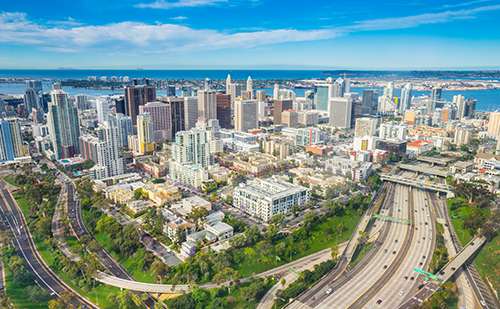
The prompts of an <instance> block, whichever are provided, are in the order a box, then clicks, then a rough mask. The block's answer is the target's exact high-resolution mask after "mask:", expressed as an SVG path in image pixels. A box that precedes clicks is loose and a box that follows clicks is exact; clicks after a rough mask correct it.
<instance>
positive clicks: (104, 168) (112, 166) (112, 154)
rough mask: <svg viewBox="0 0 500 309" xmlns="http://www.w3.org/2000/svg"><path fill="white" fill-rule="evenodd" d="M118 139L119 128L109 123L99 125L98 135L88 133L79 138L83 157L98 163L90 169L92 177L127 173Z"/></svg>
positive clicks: (106, 176)
mask: <svg viewBox="0 0 500 309" xmlns="http://www.w3.org/2000/svg"><path fill="white" fill-rule="evenodd" d="M118 140H119V136H118V128H116V127H113V126H111V125H110V124H109V123H105V124H104V125H102V126H99V128H98V129H97V137H95V136H92V135H90V134H86V135H84V136H81V137H80V138H79V143H80V149H82V157H83V158H84V159H85V160H92V161H94V162H95V163H96V165H94V167H92V168H91V169H90V170H89V174H90V179H92V180H94V179H103V178H108V177H113V176H117V175H122V174H124V173H125V171H126V162H125V159H124V158H123V157H122V156H121V154H120V151H119V149H120V145H119V141H118Z"/></svg>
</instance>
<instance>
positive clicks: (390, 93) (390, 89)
mask: <svg viewBox="0 0 500 309" xmlns="http://www.w3.org/2000/svg"><path fill="white" fill-rule="evenodd" d="M384 95H386V96H388V97H389V98H391V99H392V98H393V97H394V83H393V82H389V83H388V84H387V86H386V87H385V88H384Z"/></svg>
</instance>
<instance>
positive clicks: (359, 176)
mask: <svg viewBox="0 0 500 309" xmlns="http://www.w3.org/2000/svg"><path fill="white" fill-rule="evenodd" d="M372 173H373V170H372V165H371V163H361V164H360V165H359V166H358V167H355V168H354V171H353V177H352V179H353V180H354V181H366V180H367V179H368V177H370V175H371V174H372Z"/></svg>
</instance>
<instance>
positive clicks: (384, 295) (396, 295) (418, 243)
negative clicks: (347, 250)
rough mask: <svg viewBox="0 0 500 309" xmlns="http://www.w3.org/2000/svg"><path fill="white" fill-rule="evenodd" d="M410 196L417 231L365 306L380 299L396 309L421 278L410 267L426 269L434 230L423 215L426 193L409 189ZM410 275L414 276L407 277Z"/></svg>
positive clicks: (374, 304)
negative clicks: (390, 273) (399, 264)
mask: <svg viewBox="0 0 500 309" xmlns="http://www.w3.org/2000/svg"><path fill="white" fill-rule="evenodd" d="M413 195H414V199H413V200H414V209H415V210H417V212H415V213H414V215H415V218H414V219H415V222H414V225H413V226H414V227H417V229H418V230H414V234H413V239H412V240H411V245H410V249H409V250H408V253H407V255H406V257H405V259H404V261H403V263H402V264H401V266H400V267H399V268H398V270H397V271H396V272H395V273H394V274H393V275H392V278H391V279H390V281H389V282H388V283H387V284H386V285H385V286H384V287H383V288H382V289H381V290H380V292H378V293H377V294H376V295H375V297H373V298H372V299H371V300H370V301H369V302H368V303H367V304H366V307H375V306H376V305H377V304H376V302H377V301H378V300H381V301H382V304H383V306H384V307H385V308H396V307H397V304H398V303H399V302H400V301H402V300H403V299H404V298H405V297H406V296H407V295H408V294H409V291H411V290H415V289H416V287H418V286H419V285H420V283H421V282H422V281H423V280H425V279H424V278H423V277H424V276H422V275H419V274H418V273H416V272H415V271H414V270H413V268H414V267H416V268H419V269H422V270H427V268H428V263H429V261H430V260H431V259H432V252H433V249H434V233H435V229H434V228H433V225H431V224H430V223H431V221H430V218H429V217H427V215H430V207H429V206H428V203H427V201H428V193H427V192H424V191H421V190H413ZM417 205H418V206H417ZM420 206H422V207H421V208H420V209H419V208H418V207H420ZM422 209H423V210H422ZM425 222H428V224H429V225H425ZM430 227H432V231H429V228H430ZM412 228H413V227H412ZM424 237H425V240H424ZM423 256H425V259H424V258H423ZM412 277H414V278H415V279H414V280H411V278H412ZM405 278H406V279H405ZM401 292H403V294H402V295H400V293H401Z"/></svg>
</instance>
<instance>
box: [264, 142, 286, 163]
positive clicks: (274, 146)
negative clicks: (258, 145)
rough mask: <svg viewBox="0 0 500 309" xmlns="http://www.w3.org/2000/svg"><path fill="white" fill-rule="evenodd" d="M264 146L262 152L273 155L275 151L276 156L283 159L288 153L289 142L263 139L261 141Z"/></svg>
mask: <svg viewBox="0 0 500 309" xmlns="http://www.w3.org/2000/svg"><path fill="white" fill-rule="evenodd" d="M262 146H263V148H264V152H265V153H267V154H270V155H274V153H275V152H277V157H278V158H280V160H285V159H286V157H287V156H288V154H289V153H290V144H289V143H288V142H286V141H283V140H282V141H278V140H274V139H273V140H270V141H264V142H263V143H262Z"/></svg>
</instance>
